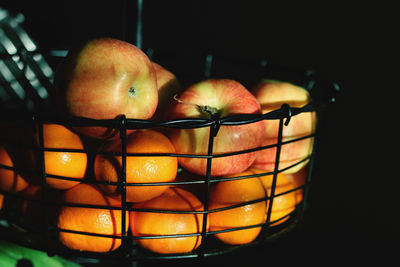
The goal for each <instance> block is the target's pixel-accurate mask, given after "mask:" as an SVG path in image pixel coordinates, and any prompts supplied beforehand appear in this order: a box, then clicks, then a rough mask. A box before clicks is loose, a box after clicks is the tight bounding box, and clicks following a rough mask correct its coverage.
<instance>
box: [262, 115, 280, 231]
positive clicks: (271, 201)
mask: <svg viewBox="0 0 400 267" xmlns="http://www.w3.org/2000/svg"><path fill="white" fill-rule="evenodd" d="M283 119H284V118H281V119H279V130H278V141H277V146H276V154H275V166H274V174H273V178H272V185H271V193H270V199H269V202H268V211H267V221H266V225H267V229H268V228H269V224H270V222H271V212H272V205H273V203H274V195H275V187H276V181H277V178H278V172H279V161H280V156H281V148H282V132H283Z"/></svg>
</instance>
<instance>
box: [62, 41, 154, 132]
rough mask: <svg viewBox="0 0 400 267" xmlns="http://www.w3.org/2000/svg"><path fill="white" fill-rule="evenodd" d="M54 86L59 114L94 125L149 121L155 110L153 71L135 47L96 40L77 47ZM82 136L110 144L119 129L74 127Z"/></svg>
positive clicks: (117, 42) (64, 64)
mask: <svg viewBox="0 0 400 267" xmlns="http://www.w3.org/2000/svg"><path fill="white" fill-rule="evenodd" d="M54 85H55V90H56V103H57V107H56V108H57V109H58V111H59V112H60V113H61V114H62V115H64V116H77V117H84V118H90V119H115V118H118V117H120V116H122V115H125V116H126V117H127V118H132V119H149V118H151V117H152V116H153V114H154V112H155V110H156V108H157V104H158V93H157V79H156V74H155V71H154V67H153V65H152V63H151V61H150V60H149V58H148V57H147V56H146V54H145V53H144V52H143V51H141V50H140V49H139V48H137V47H136V46H134V45H132V44H130V43H127V42H125V41H121V40H118V39H114V38H96V39H91V40H89V41H86V42H84V43H81V44H79V45H77V46H75V47H73V48H72V49H71V50H70V51H69V53H68V55H67V56H66V58H65V59H64V60H63V62H62V63H60V65H59V66H58V68H57V71H56V74H55V78H54ZM75 130H76V131H77V132H79V133H81V134H83V135H86V136H89V137H93V138H97V139H107V138H111V137H113V136H115V135H116V133H117V130H116V129H110V128H106V127H89V126H87V127H75Z"/></svg>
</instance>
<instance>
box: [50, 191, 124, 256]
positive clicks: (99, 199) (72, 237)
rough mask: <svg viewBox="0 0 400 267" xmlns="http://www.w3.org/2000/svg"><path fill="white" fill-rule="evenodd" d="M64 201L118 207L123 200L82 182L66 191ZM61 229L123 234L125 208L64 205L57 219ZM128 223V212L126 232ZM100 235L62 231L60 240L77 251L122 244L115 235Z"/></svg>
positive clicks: (114, 247) (105, 248) (105, 250)
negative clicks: (122, 209)
mask: <svg viewBox="0 0 400 267" xmlns="http://www.w3.org/2000/svg"><path fill="white" fill-rule="evenodd" d="M62 201H63V203H73V204H85V205H101V206H107V207H118V206H120V205H121V202H120V201H118V200H115V199H113V198H110V197H107V196H105V195H104V194H103V192H101V191H100V190H99V189H98V188H97V187H95V186H93V185H89V184H79V185H77V186H75V187H73V188H71V189H68V190H66V191H64V193H63V197H62ZM57 226H58V227H59V228H61V229H67V230H75V231H82V232H85V233H94V234H104V235H112V236H120V235H121V229H122V211H121V210H112V209H105V208H95V207H91V208H88V207H69V206H62V207H61V209H60V213H59V215H58V219H57ZM128 226H129V213H128V211H127V212H126V229H125V230H126V231H127V230H128ZM112 236H110V237H100V236H91V235H85V234H76V233H67V232H62V231H60V232H59V238H60V241H61V242H62V243H63V244H64V245H65V246H66V247H68V248H71V249H74V250H83V251H92V252H108V251H113V250H115V249H117V248H118V247H119V246H120V245H121V239H120V238H116V237H112Z"/></svg>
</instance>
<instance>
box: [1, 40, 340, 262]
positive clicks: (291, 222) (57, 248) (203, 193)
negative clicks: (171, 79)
mask: <svg viewBox="0 0 400 267" xmlns="http://www.w3.org/2000/svg"><path fill="white" fill-rule="evenodd" d="M18 51H20V52H19V54H21V55H22V54H24V55H25V56H24V57H25V58H26V57H28V58H29V59H31V57H30V56H33V58H36V59H37V60H39V56H36V57H34V55H37V54H38V53H37V52H35V51H33V52H32V51H31V52H29V53H26V49H25V48H23V47H22V49H19V50H18ZM24 51H25V52H24ZM157 53H158V51H153V50H151V49H148V50H147V54H148V55H149V57H150V58H151V59H152V60H153V61H156V62H158V63H160V64H161V65H164V66H166V67H167V68H168V69H170V70H172V71H173V72H174V73H176V75H177V77H179V78H180V80H179V81H180V82H181V83H182V85H184V86H186V85H189V84H192V83H193V82H194V81H198V80H201V79H204V78H213V77H216V78H219V77H223V78H229V79H233V80H236V81H239V82H241V83H242V84H244V85H245V86H246V87H247V86H249V87H250V86H252V85H253V84H255V83H256V82H257V81H259V80H261V79H263V78H266V77H268V78H269V79H274V80H281V81H286V82H290V83H293V84H296V85H299V86H301V87H303V88H305V89H307V90H308V92H309V93H310V95H311V98H312V102H311V103H309V104H307V105H305V106H303V107H300V108H296V107H291V106H290V105H288V104H283V105H282V106H281V107H280V108H279V109H276V110H274V111H271V112H269V113H266V114H262V115H260V114H241V115H234V116H227V117H218V116H217V117H213V118H211V119H200V118H199V119H197V118H196V119H194V118H186V119H177V120H164V121H159V120H158V121H154V120H138V119H131V118H127V117H125V116H121V117H120V118H118V119H110V120H93V119H87V118H78V117H73V118H65V117H57V116H55V115H54V114H53V113H52V112H51V111H49V110H48V109H47V107H48V106H47V104H48V103H51V99H46V101H45V102H43V106H42V102H41V101H38V99H39V100H40V94H39V93H38V92H41V91H40V90H39V91H38V90H33V93H30V94H28V96H27V99H28V98H29V97H30V96H31V97H33V98H34V103H35V106H34V107H33V106H32V105H31V104H29V103H32V102H31V101H29V99H28V100H24V101H22V102H21V101H18V105H17V107H15V106H13V105H9V104H7V105H3V107H2V108H3V112H2V114H3V115H2V116H1V119H0V123H2V124H3V123H4V124H5V125H10V124H11V125H13V126H16V127H19V126H24V127H26V129H31V130H32V132H34V133H35V134H36V136H38V146H30V145H23V144H22V145H21V144H20V143H18V141H15V140H8V139H7V137H3V136H0V138H1V140H0V143H3V144H8V145H15V146H22V148H23V150H26V151H34V153H35V155H37V157H38V158H39V161H38V163H37V164H38V165H39V172H34V173H30V174H31V175H35V176H38V177H39V183H38V185H39V187H40V194H39V195H38V197H35V198H32V197H31V196H26V195H22V194H19V193H14V192H10V191H6V190H0V194H1V195H3V196H4V199H3V202H2V203H3V208H2V210H1V211H0V223H1V226H0V233H1V236H2V237H3V238H4V239H7V240H10V241H13V242H15V243H18V244H21V245H24V246H27V247H31V248H35V249H39V250H42V251H46V252H47V253H48V254H49V255H62V256H66V257H70V258H71V257H72V258H75V259H77V258H80V259H82V258H85V259H96V260H113V261H125V262H131V261H138V260H144V259H177V258H202V257H207V256H213V255H221V254H225V253H231V252H233V251H235V250H237V249H240V248H244V247H249V246H255V245H258V244H260V243H263V242H272V241H274V240H276V239H278V238H280V237H281V236H283V235H285V234H286V233H288V232H290V231H291V230H293V229H294V228H296V227H297V226H298V225H299V223H300V222H301V221H302V218H303V216H304V213H305V211H306V209H307V196H308V193H309V189H310V183H311V177H312V170H313V165H314V158H315V151H316V148H317V146H318V140H319V133H318V130H319V127H320V124H321V123H320V122H321V121H322V120H323V113H324V111H325V110H326V108H327V107H329V106H330V104H332V103H334V102H335V100H336V97H337V92H338V91H339V86H338V85H337V84H336V83H334V82H331V81H330V80H328V79H326V78H324V77H321V76H319V75H317V74H316V73H315V72H313V71H310V70H303V69H297V68H288V67H283V66H280V65H278V64H275V63H271V62H269V61H267V60H264V59H256V60H245V59H237V58H227V57H222V56H219V55H214V54H199V55H191V56H190V57H187V56H180V55H177V54H162V53H160V54H157ZM53 54H54V53H53ZM3 58H4V62H11V63H12V62H13V60H14V61H15V58H13V57H12V55H11V56H10V55H9V54H5V53H4V55H2V60H3ZM40 60H41V64H42V65H43V64H45V63H44V61H43V58H41V57H40ZM29 62H31V63H32V62H33V63H35V61H29ZM193 62H195V63H196V64H197V66H194V67H193V68H191V69H190V70H188V68H187V67H186V66H191V64H192V65H193ZM33 63H32V64H33ZM36 63H37V62H36ZM7 64H8V63H7ZM13 64H14V63H13ZM26 66H28V67H29V65H26ZM45 68H46V69H47V65H45ZM20 69H21V68H20ZM21 70H22V73H25V74H26V67H23V68H22V69H21ZM36 70H40V68H37V67H36ZM48 73H50V72H48ZM52 73H53V72H51V74H52ZM42 74H43V71H42ZM47 76H49V77H47ZM47 76H46V77H47V79H48V81H47V83H46V85H47V87H48V88H47V90H48V91H49V92H48V93H46V95H49V96H50V97H51V86H50V85H48V84H51V79H52V77H51V75H50V74H48V75H47ZM16 77H17V76H16ZM18 77H22V78H23V79H24V80H26V76H23V75H22V76H18ZM18 77H17V79H16V80H18V79H19V78H18ZM41 77H43V75H42V76H41ZM12 82H13V81H11V80H9V79H6V80H2V86H5V87H7V86H9V85H10V84H11V83H12ZM24 84H25V85H29V84H32V82H30V81H28V82H25V83H24ZM29 90H31V89H29ZM42 91H43V90H42ZM36 103H39V104H36ZM21 105H22V106H25V107H24V108H23V109H18V108H19V107H20V106H21ZM21 110H22V111H23V112H22V113H21V112H20V111H21ZM307 112H315V113H316V114H317V117H318V123H317V128H316V131H315V132H314V133H312V134H310V135H307V136H302V137H300V138H297V139H294V140H290V141H284V140H283V129H284V127H286V126H287V125H288V124H290V120H291V118H292V117H294V116H297V115H299V114H301V113H307ZM4 114H5V115H4ZM262 120H275V121H278V122H279V131H278V139H277V142H276V143H275V144H272V145H267V146H261V147H257V148H252V149H248V150H240V151H234V152H229V153H222V154H220V153H218V154H216V153H214V151H213V142H214V140H215V138H216V137H217V136H218V134H219V129H220V128H221V127H224V126H233V127H234V126H239V125H249V124H251V123H255V122H259V121H262ZM48 123H52V124H60V125H64V126H67V127H99V126H100V127H107V128H113V129H117V130H118V132H119V136H118V138H120V140H121V153H114V154H113V155H114V156H120V157H121V158H122V167H121V170H122V172H121V174H120V177H119V179H118V182H115V183H112V182H109V183H106V184H109V185H110V184H111V185H115V186H117V187H119V188H120V192H121V198H120V205H119V206H117V207H108V206H102V205H83V204H71V203H63V202H59V201H54V198H53V194H54V193H55V192H54V191H53V190H51V189H49V187H48V186H47V179H49V178H51V179H60V180H67V181H78V182H81V183H87V184H95V185H104V184H105V182H99V181H96V179H95V177H94V174H93V166H92V165H93V164H88V170H87V174H86V176H85V178H84V180H81V179H74V178H69V177H63V176H56V175H51V174H48V173H46V172H45V165H46V162H45V153H46V152H80V153H86V154H87V155H88V163H93V160H94V159H95V157H96V156H97V155H98V154H100V152H98V151H97V149H94V148H97V147H98V146H99V145H100V141H98V140H93V139H90V138H85V137H82V138H83V140H84V143H85V144H86V146H85V149H82V150H80V149H54V148H47V147H44V136H43V125H44V124H48ZM4 124H3V125H4ZM198 128H208V129H209V136H208V140H207V143H208V151H207V153H206V154H202V155H198V154H179V153H161V154H160V153H142V154H137V153H136V154H135V153H128V152H127V147H126V145H127V132H128V131H129V130H140V129H198ZM310 138H313V139H314V143H313V149H312V153H311V154H310V155H309V156H307V157H306V158H303V159H301V160H299V161H298V162H295V163H294V164H293V165H291V166H288V167H285V168H280V167H279V163H280V153H281V148H282V146H283V145H285V144H287V143H294V142H300V141H301V140H304V139H310ZM268 149H276V157H275V166H274V169H273V171H270V172H262V173H257V174H251V175H242V176H238V175H237V176H235V177H230V178H222V177H214V176H211V167H212V164H213V160H215V159H216V158H225V157H229V156H234V155H239V154H246V153H253V152H256V151H260V150H268ZM133 156H135V157H143V156H147V157H149V156H150V157H159V156H168V157H189V158H202V159H204V160H206V161H207V169H206V175H198V176H196V177H195V179H192V178H190V179H184V180H175V181H172V182H163V183H135V184H133V183H128V182H127V177H126V176H127V174H126V165H127V158H128V157H133ZM305 162H308V163H307V166H306V167H305V168H306V172H305V175H306V180H305V182H304V183H303V184H302V185H300V186H297V187H295V188H293V189H291V190H288V191H285V192H281V193H275V192H276V186H277V177H278V174H279V173H282V172H284V171H285V170H287V169H289V168H292V167H295V166H297V165H300V164H303V163H305ZM1 170H9V171H13V172H14V173H20V172H25V173H26V170H23V169H20V168H19V166H8V165H5V164H0V171H1ZM184 171H185V170H184V169H182V168H179V170H178V172H184ZM28 174H29V172H28ZM265 175H271V176H272V185H271V189H270V192H269V193H268V194H266V196H265V197H263V198H258V199H254V200H251V201H244V202H241V203H238V204H233V205H229V206H226V207H223V208H218V209H210V208H209V205H210V190H211V188H212V187H213V186H214V185H215V184H217V183H220V182H224V181H233V180H245V179H254V178H257V177H262V176H265ZM131 186H138V187H140V186H169V187H184V188H193V187H196V188H197V189H199V190H198V192H200V193H198V192H197V194H196V196H197V197H198V198H199V199H200V200H201V202H202V204H203V209H201V210H195V211H182V210H160V209H140V208H133V207H132V203H129V202H128V201H127V198H126V191H127V188H129V187H131ZM293 192H301V201H300V202H299V203H297V204H296V206H295V208H294V209H293V210H292V211H291V212H290V213H288V214H286V215H284V216H282V217H281V218H279V219H277V220H272V219H271V210H272V206H273V203H274V199H276V198H277V197H280V196H283V195H286V194H291V193H293ZM7 199H10V200H11V201H13V202H20V203H23V204H22V205H25V206H29V205H31V204H36V205H37V206H39V207H40V209H41V213H40V216H38V217H40V218H35V219H37V220H36V223H31V222H30V221H27V220H25V219H21V217H20V214H19V213H18V212H16V211H15V210H14V209H7V206H6V203H7ZM261 202H265V203H266V205H267V206H268V212H267V213H266V219H265V221H264V222H262V223H257V224H252V225H246V226H241V227H231V228H228V229H223V230H215V231H210V230H209V229H208V223H209V217H210V214H211V213H216V212H220V211H224V210H230V209H234V208H238V207H244V206H248V205H252V204H255V203H261ZM66 206H69V207H82V208H90V209H110V210H118V211H121V215H122V219H121V229H122V230H121V234H115V235H105V234H96V233H90V232H84V231H74V230H68V229H61V228H59V227H57V225H56V224H55V223H54V222H53V221H52V220H51V219H52V218H51V216H52V214H53V213H52V212H53V210H54V209H56V210H57V209H58V208H60V207H66ZM134 211H141V212H151V213H160V214H161V213H173V214H202V215H203V216H202V220H201V221H200V222H199V225H200V227H199V231H197V232H195V233H189V234H168V235H144V236H143V235H141V236H135V235H133V234H132V232H131V230H130V229H128V230H125V229H127V228H126V226H127V224H128V222H127V220H126V219H127V218H126V216H127V215H126V212H128V213H131V212H134ZM38 222H39V223H38ZM255 228H261V230H260V233H259V234H258V236H257V238H256V239H255V240H254V241H252V242H250V243H247V244H243V245H227V244H224V243H223V242H221V241H219V240H217V239H216V238H215V235H216V234H220V233H229V232H233V231H238V230H245V229H255ZM61 232H66V233H74V234H79V235H87V236H94V237H104V238H110V239H117V240H121V245H120V246H119V248H118V249H116V250H114V251H109V252H107V253H98V252H89V251H79V250H72V249H68V248H66V247H65V246H63V244H62V243H61V242H60V241H59V238H58V235H59V233H61ZM178 237H179V238H184V237H201V245H200V246H199V247H198V248H196V249H194V250H193V251H191V252H186V253H175V254H157V253H153V252H149V251H147V250H145V249H143V248H142V247H141V246H140V245H139V244H138V241H139V240H144V239H149V240H150V239H160V238H178Z"/></svg>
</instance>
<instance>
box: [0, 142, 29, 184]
mask: <svg viewBox="0 0 400 267" xmlns="http://www.w3.org/2000/svg"><path fill="white" fill-rule="evenodd" d="M14 166H15V164H14V162H13V159H12V158H11V156H10V153H9V151H8V150H7V149H6V148H5V146H3V145H0V190H3V191H6V192H19V191H22V190H24V189H25V188H27V187H28V185H29V183H28V181H27V180H26V179H25V178H24V177H22V176H21V175H20V174H19V173H18V171H17V168H15V167H14ZM7 167H8V168H7ZM9 168H13V169H9Z"/></svg>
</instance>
